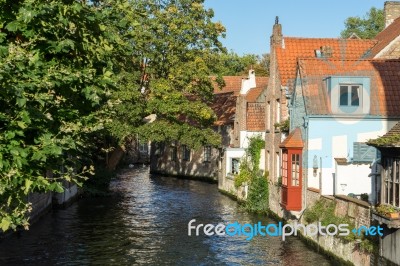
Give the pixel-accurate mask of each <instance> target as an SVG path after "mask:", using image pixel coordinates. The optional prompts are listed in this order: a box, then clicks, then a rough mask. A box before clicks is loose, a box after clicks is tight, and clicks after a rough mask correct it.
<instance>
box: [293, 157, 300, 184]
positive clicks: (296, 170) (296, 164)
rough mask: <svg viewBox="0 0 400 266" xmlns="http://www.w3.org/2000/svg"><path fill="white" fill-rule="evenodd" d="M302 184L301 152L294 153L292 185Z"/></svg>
mask: <svg viewBox="0 0 400 266" xmlns="http://www.w3.org/2000/svg"><path fill="white" fill-rule="evenodd" d="M299 185H300V154H292V186H294V187H297V186H299Z"/></svg>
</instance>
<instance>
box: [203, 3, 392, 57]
mask: <svg viewBox="0 0 400 266" xmlns="http://www.w3.org/2000/svg"><path fill="white" fill-rule="evenodd" d="M384 3H385V0H332V1H325V0H319V1H317V0H205V7H206V8H212V9H213V10H214V18H213V21H214V22H217V21H220V22H221V23H222V24H223V25H224V26H225V28H226V38H225V39H221V41H222V43H223V44H224V45H225V47H226V48H227V49H228V51H234V52H235V53H237V54H239V55H244V54H256V55H262V54H264V53H269V38H270V36H271V33H272V26H273V24H274V23H275V17H276V16H278V17H279V23H280V24H282V33H283V36H291V37H315V38H330V37H331V38H335V37H340V32H341V31H342V30H343V29H344V21H345V20H346V18H348V17H354V16H359V17H364V16H365V15H366V13H367V12H368V11H369V10H370V8H371V7H376V8H379V9H383V6H384Z"/></svg>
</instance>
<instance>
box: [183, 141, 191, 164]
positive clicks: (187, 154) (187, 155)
mask: <svg viewBox="0 0 400 266" xmlns="http://www.w3.org/2000/svg"><path fill="white" fill-rule="evenodd" d="M182 159H183V160H184V161H190V149H189V148H188V147H187V146H186V145H183V146H182Z"/></svg>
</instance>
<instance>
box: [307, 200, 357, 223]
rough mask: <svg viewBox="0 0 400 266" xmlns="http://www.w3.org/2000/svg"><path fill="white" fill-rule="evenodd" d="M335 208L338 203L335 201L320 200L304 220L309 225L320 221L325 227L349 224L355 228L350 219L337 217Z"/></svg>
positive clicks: (308, 211)
mask: <svg viewBox="0 0 400 266" xmlns="http://www.w3.org/2000/svg"><path fill="white" fill-rule="evenodd" d="M335 207H336V203H335V202H334V201H328V200H325V199H320V200H318V201H317V202H316V203H315V204H314V205H313V206H312V207H311V208H309V209H307V210H306V211H305V213H304V219H305V220H306V222H307V223H313V222H317V221H319V222H321V224H322V225H323V226H327V225H329V224H335V225H339V224H344V223H347V224H349V225H350V226H353V227H354V223H352V222H351V221H350V219H349V218H347V217H338V216H336V215H335Z"/></svg>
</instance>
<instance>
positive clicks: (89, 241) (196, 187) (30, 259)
mask: <svg viewBox="0 0 400 266" xmlns="http://www.w3.org/2000/svg"><path fill="white" fill-rule="evenodd" d="M111 187H112V190H113V191H114V192H115V196H113V197H108V198H91V199H82V200H80V201H79V202H77V203H75V204H73V205H72V206H71V207H69V208H67V209H64V210H55V211H53V212H52V213H49V214H48V215H46V216H44V217H43V218H41V219H40V220H39V221H38V222H37V223H36V224H34V225H33V226H32V227H31V229H30V231H27V232H22V233H20V234H15V235H12V236H11V237H9V238H6V239H3V240H2V241H1V243H0V265H7V264H8V265H20V264H36V265H39V264H40V265H44V264H46V265H49V264H50V265H51V264H53V265H54V264H61V265H65V264H67V265H69V264H71V265H72V264H73V265H87V264H101V265H109V264H115V265H132V264H154V265H156V264H175V265H176V264H179V265H194V264H202V265H211V264H222V265H224V264H225V265H242V264H245V265H252V264H254V265H255V264H277V265H294V263H295V265H314V264H315V263H317V262H318V265H330V262H329V261H327V260H326V258H325V257H323V256H322V255H320V254H318V253H316V252H315V251H313V250H311V249H309V248H308V247H306V246H305V245H304V244H303V243H302V242H301V241H300V240H299V239H297V238H295V237H289V238H288V239H287V240H286V241H281V239H280V238H279V237H255V238H253V239H252V240H251V241H247V240H246V237H245V236H235V237H230V236H227V235H225V236H216V235H214V236H205V235H204V234H200V236H188V222H189V221H190V220H192V219H196V221H197V223H204V224H206V223H211V224H218V223H229V222H234V221H238V222H240V223H257V222H258V221H262V222H263V223H272V222H273V221H272V220H270V219H269V218H267V217H265V216H254V215H249V214H247V213H245V212H243V211H241V209H240V207H239V206H238V205H237V203H236V202H235V201H233V200H231V199H229V198H228V197H226V196H224V195H222V194H220V193H219V192H218V190H217V187H216V186H215V185H213V184H208V183H203V182H198V181H190V180H181V179H176V178H171V177H160V176H150V175H149V174H148V168H138V169H129V170H125V171H124V172H122V173H121V174H120V176H119V178H118V179H117V180H115V181H113V182H112V184H111Z"/></svg>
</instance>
